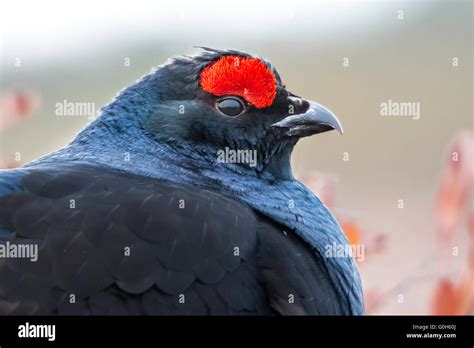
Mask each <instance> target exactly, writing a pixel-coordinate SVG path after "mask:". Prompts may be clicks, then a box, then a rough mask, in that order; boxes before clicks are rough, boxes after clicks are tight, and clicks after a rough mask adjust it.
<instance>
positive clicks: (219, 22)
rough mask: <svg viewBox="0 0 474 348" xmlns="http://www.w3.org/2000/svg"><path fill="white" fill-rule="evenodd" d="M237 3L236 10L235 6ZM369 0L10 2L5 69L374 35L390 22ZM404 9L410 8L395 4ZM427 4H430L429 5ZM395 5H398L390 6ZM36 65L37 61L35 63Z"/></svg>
mask: <svg viewBox="0 0 474 348" xmlns="http://www.w3.org/2000/svg"><path fill="white" fill-rule="evenodd" d="M234 4H235V5H234ZM374 5H375V3H374V2H372V3H370V2H367V1H365V2H363V1H314V0H313V1H308V0H307V1H301V0H300V1H288V0H284V1H281V0H273V1H271V0H268V1H262V0H239V1H222V0H221V1H210V0H199V1H198V0H195V1H191V0H190V1H164V2H163V1H147V0H133V1H132V0H109V1H104V0H101V1H93V0H82V1H61V0H46V1H45V0H42V1H25V0H19V1H17V0H9V1H2V4H1V5H0V30H1V33H2V37H1V39H2V45H1V48H2V52H1V53H2V54H1V56H2V58H3V59H2V64H5V63H6V62H5V59H6V60H11V59H12V58H14V57H22V56H30V57H31V56H33V59H34V62H37V63H38V62H39V63H40V62H41V61H43V60H44V59H47V60H48V61H51V60H58V59H64V58H71V56H76V55H78V54H81V53H82V54H87V53H90V52H91V51H93V50H94V49H95V48H97V47H101V46H102V47H103V46H104V43H106V44H107V45H109V44H114V43H117V42H123V41H128V40H133V39H134V38H146V37H153V38H163V39H170V40H173V39H176V40H180V38H193V37H195V36H199V37H212V38H225V37H226V36H228V37H232V38H236V37H240V38H241V39H243V40H245V39H246V36H248V37H249V39H250V38H251V37H252V35H253V34H254V33H258V37H259V38H262V37H267V38H276V39H278V38H279V37H284V38H286V39H288V37H290V38H291V39H292V40H295V41H298V40H301V41H303V40H305V39H308V37H311V38H312V39H318V40H324V39H325V35H327V33H331V38H334V37H337V35H343V34H344V32H345V31H347V30H351V31H353V30H360V31H367V30H373V28H374V26H375V25H376V24H377V26H380V25H381V24H382V25H383V23H379V22H380V21H381V19H382V18H383V16H381V15H380V11H381V9H384V8H386V6H382V7H381V6H374ZM392 5H393V8H392V9H391V10H393V11H396V8H397V6H400V7H403V6H402V5H403V2H397V3H394V2H392ZM425 5H426V3H425ZM390 7H392V6H390ZM34 62H33V63H34Z"/></svg>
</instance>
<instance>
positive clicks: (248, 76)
mask: <svg viewBox="0 0 474 348" xmlns="http://www.w3.org/2000/svg"><path fill="white" fill-rule="evenodd" d="M200 84H201V87H202V89H203V90H204V91H206V92H208V93H211V94H213V95H216V96H223V95H237V96H240V97H242V98H244V99H245V100H246V101H248V102H249V103H251V104H252V105H254V106H255V107H256V108H259V109H261V108H266V107H268V106H270V105H272V103H273V101H274V100H275V96H276V89H277V82H276V79H275V76H274V75H273V73H272V72H271V70H270V69H269V68H268V67H267V66H266V65H265V63H263V62H262V61H261V60H260V59H257V58H246V57H239V56H225V57H221V58H219V59H218V60H217V61H215V62H214V63H212V64H210V65H209V66H207V67H206V68H204V70H203V71H202V73H201V76H200Z"/></svg>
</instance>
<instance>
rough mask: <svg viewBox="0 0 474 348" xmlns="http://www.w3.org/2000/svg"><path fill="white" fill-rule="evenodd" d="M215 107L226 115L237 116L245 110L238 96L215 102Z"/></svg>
mask: <svg viewBox="0 0 474 348" xmlns="http://www.w3.org/2000/svg"><path fill="white" fill-rule="evenodd" d="M216 108H217V109H218V110H219V111H220V112H222V113H223V114H224V115H227V116H231V117H234V116H238V115H240V114H241V113H242V112H244V110H245V105H244V103H243V102H242V101H241V100H240V99H238V98H233V97H230V98H224V99H220V100H218V101H217V103H216Z"/></svg>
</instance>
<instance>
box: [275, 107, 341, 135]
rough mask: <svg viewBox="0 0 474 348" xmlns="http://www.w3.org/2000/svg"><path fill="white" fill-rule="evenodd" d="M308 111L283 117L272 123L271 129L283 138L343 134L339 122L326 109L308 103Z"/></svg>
mask: <svg viewBox="0 0 474 348" xmlns="http://www.w3.org/2000/svg"><path fill="white" fill-rule="evenodd" d="M308 103H309V109H308V110H307V111H306V112H304V113H302V114H296V115H291V116H287V117H285V118H284V119H283V120H281V121H279V122H277V123H274V124H273V125H272V128H273V129H274V130H276V131H278V132H279V133H280V134H281V135H283V136H288V137H298V138H302V137H307V136H310V135H314V134H319V133H323V132H327V131H331V130H334V129H335V130H337V131H338V132H339V133H341V134H342V133H343V130H342V125H341V122H339V120H338V118H337V117H336V115H334V114H333V113H332V112H331V111H330V110H329V109H328V108H326V107H324V106H322V105H321V104H318V103H315V102H312V101H308Z"/></svg>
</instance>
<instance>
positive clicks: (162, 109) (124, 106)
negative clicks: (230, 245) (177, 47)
mask: <svg viewBox="0 0 474 348" xmlns="http://www.w3.org/2000/svg"><path fill="white" fill-rule="evenodd" d="M105 111H106V112H105V113H106V115H107V117H104V118H103V120H102V121H104V122H108V123H109V125H108V126H109V128H110V126H111V125H113V127H115V128H117V125H119V126H120V125H121V127H122V128H123V130H124V132H125V133H129V129H126V128H135V130H136V129H139V130H140V132H141V133H142V134H143V135H145V136H146V137H147V138H148V139H151V140H152V141H153V142H156V143H159V144H166V145H169V146H170V148H173V149H174V150H175V151H179V152H181V153H183V152H184V153H186V152H187V153H188V154H189V156H191V157H193V158H196V157H199V158H202V159H203V160H206V161H214V163H216V162H217V156H218V155H217V154H218V153H219V151H223V150H225V149H227V150H228V151H231V152H232V151H234V154H235V153H244V152H245V151H251V154H252V153H255V154H256V157H257V160H256V162H254V163H246V162H245V161H243V162H242V161H238V160H237V161H236V162H237V163H220V164H222V165H224V166H229V167H232V168H234V170H244V169H245V170H252V171H256V172H257V173H270V174H271V175H273V176H274V177H277V178H292V174H291V167H290V156H291V152H292V149H293V147H294V145H295V144H296V142H297V141H298V140H299V139H300V138H302V137H306V136H310V135H313V134H318V133H322V132H326V131H330V130H333V129H335V130H338V131H339V132H340V133H342V127H341V124H340V123H339V121H338V119H337V118H336V116H334V114H333V113H332V112H331V111H329V110H328V109H327V108H325V107H323V106H322V105H319V104H318V103H316V102H312V101H308V100H306V99H304V98H302V97H299V96H297V95H295V94H293V93H292V92H290V91H289V90H288V89H287V88H286V86H285V85H284V84H283V82H282V80H281V78H280V75H279V74H278V72H277V70H276V69H275V68H274V67H273V66H272V65H271V64H270V63H269V62H268V61H265V60H264V59H261V58H259V57H255V56H252V55H249V54H246V53H242V52H238V51H221V50H215V49H209V48H203V49H202V51H200V52H199V53H198V54H196V55H193V56H180V57H177V58H173V59H171V60H170V61H169V62H167V63H166V64H164V65H162V66H160V67H158V68H157V69H156V70H155V71H153V72H152V73H151V74H150V75H147V76H146V77H144V78H143V79H142V80H141V81H139V82H137V83H136V84H135V85H132V86H130V87H128V88H127V89H125V90H124V91H123V92H122V93H121V94H120V95H119V96H118V97H117V98H116V101H115V102H114V103H112V104H111V105H109V106H108V107H107V108H106V109H105ZM127 113H128V116H126V118H128V121H126V122H124V121H123V120H120V122H118V121H117V117H121V118H123V117H124V116H123V115H124V114H127ZM111 115H114V117H112V118H111V117H110V116H111ZM132 119H135V121H132ZM137 120H138V121H137ZM137 122H138V123H137ZM238 151H240V152H238ZM252 164H253V165H252Z"/></svg>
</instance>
